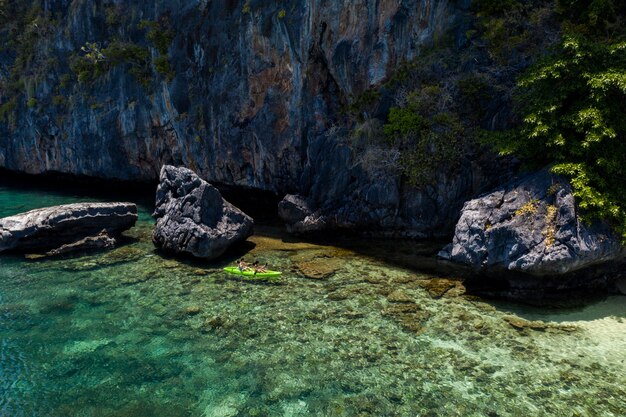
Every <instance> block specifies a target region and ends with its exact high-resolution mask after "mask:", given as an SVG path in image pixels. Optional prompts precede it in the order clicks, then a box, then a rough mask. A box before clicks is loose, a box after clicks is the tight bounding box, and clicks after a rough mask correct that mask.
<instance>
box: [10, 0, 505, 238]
mask: <svg viewBox="0 0 626 417" xmlns="http://www.w3.org/2000/svg"><path fill="white" fill-rule="evenodd" d="M468 5H469V2H451V1H445V0H380V1H379V0H377V1H374V0H355V1H352V0H350V1H347V0H346V1H330V0H311V1H308V0H307V1H304V0H296V1H289V2H287V1H277V2H264V1H260V0H249V1H238V0H223V1H207V0H184V1H183V0H154V1H150V2H145V1H139V0H129V1H118V0H108V1H107V0H72V1H70V0H31V1H26V2H23V5H22V6H19V7H18V6H15V7H17V8H18V9H19V10H17V11H16V13H17V12H19V13H20V15H19V18H18V16H16V19H4V20H5V21H4V22H3V23H2V29H0V41H1V42H2V43H3V44H5V45H7V47H6V48H4V50H3V51H1V52H0V80H1V81H2V85H3V86H4V88H3V91H2V92H0V103H1V104H2V106H3V107H2V108H1V109H0V116H1V117H0V167H4V168H8V169H11V170H16V171H22V172H27V173H44V172H48V171H59V172H64V173H71V174H77V175H87V176H95V177H102V178H118V179H125V180H156V179H157V178H158V173H159V170H160V168H161V166H162V165H163V164H174V165H184V166H187V167H189V168H191V169H193V170H194V171H196V172H198V173H199V174H200V175H201V176H202V177H203V178H206V179H207V180H208V181H210V182H213V183H221V184H228V185H236V186H244V187H252V188H256V189H261V190H268V191H271V192H274V193H277V194H279V195H281V194H285V193H299V194H303V195H306V196H310V197H311V198H312V199H313V201H314V202H316V204H317V205H319V206H323V207H325V210H326V213H327V214H330V215H331V216H332V217H334V218H333V224H336V225H338V226H340V227H366V228H372V229H381V228H382V229H386V230H389V231H391V233H393V231H400V230H402V231H404V232H407V233H409V234H412V235H415V236H431V235H437V234H439V235H441V234H445V233H448V232H449V231H450V230H451V227H453V225H454V222H455V220H456V217H457V213H458V210H459V209H460V207H461V205H462V203H463V201H464V200H466V199H467V198H468V197H470V196H472V195H473V194H475V193H476V192H477V191H478V190H484V189H485V187H486V186H488V185H489V184H491V183H493V180H494V178H495V177H497V174H496V175H494V174H493V173H491V174H490V173H489V172H490V171H489V169H488V168H486V166H487V165H488V164H487V165H485V164H482V165H481V164H480V163H470V162H469V161H467V163H466V164H465V165H464V167H463V168H462V169H461V170H460V171H459V172H456V173H455V174H454V175H447V174H445V173H444V174H442V175H441V178H439V180H438V181H437V182H438V185H437V186H434V187H427V188H425V189H421V190H415V189H411V188H410V187H407V186H406V185H405V184H404V183H403V181H402V179H401V178H400V176H398V175H378V174H377V175H373V174H371V173H368V172H367V170H366V169H364V168H363V167H361V166H360V165H359V164H358V163H357V161H355V158H354V154H353V151H352V149H351V147H350V146H349V145H348V144H346V143H345V142H343V141H340V140H338V139H337V138H336V137H334V136H333V135H332V134H329V129H330V128H331V127H332V126H336V125H341V124H342V123H343V120H342V116H341V114H342V109H343V108H345V106H347V105H350V104H351V103H354V102H355V101H357V100H358V98H359V96H360V95H362V94H363V93H364V92H366V91H368V89H369V88H370V87H372V86H380V85H381V83H383V82H384V81H385V80H386V79H388V78H389V77H390V76H391V75H393V73H394V71H395V70H397V68H398V67H399V66H400V65H401V63H403V62H406V61H415V60H416V59H417V60H419V58H418V57H419V56H420V53H421V51H422V50H423V49H424V48H428V47H430V46H431V45H432V44H433V42H434V40H435V39H437V38H438V37H441V36H443V35H444V34H449V33H450V32H451V31H453V30H454V29H458V28H459V27H460V25H461V23H460V22H461V21H462V18H463V15H464V13H465V10H466V8H467V7H468ZM142 20H143V21H144V23H143V24H142V23H141V22H142ZM146 22H148V23H147V24H146ZM150 28H152V35H150V34H147V33H148V32H149V30H150ZM453 37H454V34H453ZM163 39H165V42H163ZM92 42H95V43H97V45H96V48H98V49H102V50H103V51H106V52H105V54H104V55H105V56H104V61H103V62H102V63H100V64H98V65H100V66H103V67H104V68H105V70H104V71H101V70H97V71H96V69H97V65H96V66H95V67H94V66H93V65H92V66H91V67H89V66H88V67H87V70H85V69H84V68H83V72H84V73H83V74H81V73H77V71H76V69H75V68H74V70H72V69H70V64H72V63H76V62H81V60H83V61H84V60H85V59H86V58H85V55H86V52H85V51H81V47H84V46H85V45H87V44H88V43H92ZM453 42H454V40H453ZM164 43H165V44H164ZM129 45H130V46H129ZM114 46H115V48H114ZM107 48H108V49H107ZM133 48H134V49H133ZM160 49H161V50H160ZM141 51H147V53H146V56H145V57H144V56H143V55H142V52H141ZM108 53H110V55H109V56H106V55H107V54H108ZM114 53H116V54H117V55H116V57H117V58H115V57H114V56H113V54H114ZM164 59H165V60H166V61H164ZM74 67H75V65H74ZM90 70H91V71H92V73H89V71H90Z"/></svg>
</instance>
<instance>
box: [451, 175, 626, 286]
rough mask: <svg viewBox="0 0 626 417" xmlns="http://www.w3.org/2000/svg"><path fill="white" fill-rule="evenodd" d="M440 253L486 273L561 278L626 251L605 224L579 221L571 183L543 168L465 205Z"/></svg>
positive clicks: (618, 258) (619, 257) (615, 258)
mask: <svg viewBox="0 0 626 417" xmlns="http://www.w3.org/2000/svg"><path fill="white" fill-rule="evenodd" d="M440 255H441V256H444V257H447V258H449V259H451V260H453V261H456V262H460V263H463V264H467V265H471V266H472V267H476V268H480V269H482V270H484V271H486V272H489V271H496V272H497V271H515V272H521V273H525V274H529V275H534V276H560V275H563V274H569V273H572V272H575V271H580V270H583V269H585V268H588V267H591V266H599V265H601V264H609V263H612V262H620V261H623V260H624V257H625V255H626V251H625V250H624V248H623V247H622V245H621V242H620V238H619V236H617V235H615V234H614V233H613V232H612V231H611V229H610V228H609V227H608V226H607V225H606V224H603V223H600V222H596V223H593V224H587V223H585V222H582V221H580V219H579V217H578V215H577V207H576V203H575V199H574V195H573V194H572V188H571V186H570V184H569V183H568V181H567V179H565V178H563V177H559V176H556V175H553V174H551V173H550V171H549V169H544V170H542V171H539V172H538V173H535V174H533V175H529V176H527V177H525V178H522V179H520V180H518V181H515V182H512V183H510V184H508V185H505V186H503V187H501V188H500V189H497V190H496V191H494V192H492V193H490V194H487V195H484V196H482V197H479V198H477V199H475V200H471V201H468V202H467V203H465V205H464V207H463V210H462V212H461V218H460V220H459V221H458V223H457V225H456V230H455V233H454V238H453V242H452V244H451V245H449V246H448V247H447V248H446V249H444V251H442V253H441V254H440Z"/></svg>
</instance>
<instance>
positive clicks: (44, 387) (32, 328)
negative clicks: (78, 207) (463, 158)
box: [0, 186, 626, 416]
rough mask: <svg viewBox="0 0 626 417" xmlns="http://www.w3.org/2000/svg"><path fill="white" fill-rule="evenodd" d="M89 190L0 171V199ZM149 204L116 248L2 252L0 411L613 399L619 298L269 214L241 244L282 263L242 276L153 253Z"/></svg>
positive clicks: (353, 410) (452, 406)
mask: <svg viewBox="0 0 626 417" xmlns="http://www.w3.org/2000/svg"><path fill="white" fill-rule="evenodd" d="M86 200H94V198H93V197H89V196H84V195H81V194H80V193H77V194H76V195H71V194H59V193H55V192H53V191H50V190H45V191H44V190H35V189H30V190H29V189H16V188H7V187H2V186H0V216H6V215H10V214H14V213H17V212H20V211H24V210H27V209H31V208H35V207H41V206H46V205H52V204H61V203H67V202H74V201H86ZM149 213H150V208H149V207H147V206H141V208H140V221H139V223H138V225H137V227H135V228H134V229H132V230H131V231H129V232H128V233H127V234H128V236H129V237H131V238H133V240H131V241H130V242H129V243H128V244H127V245H125V246H123V247H120V248H118V249H115V250H113V251H109V252H105V253H99V254H91V255H82V256H75V257H70V258H64V259H52V260H28V259H25V258H24V257H23V256H6V255H5V256H2V257H0V416H307V415H312V416H415V415H427V416H448V415H450V416H457V415H458V416H485V415H489V416H531V415H532V416H535V415H537V416H539V415H554V416H574V415H577V416H623V415H625V414H626V403H625V399H626V362H625V360H626V307H625V306H626V303H625V301H626V300H625V299H624V297H609V298H607V299H605V300H603V301H601V302H595V303H593V304H589V305H587V306H585V307H583V308H579V309H576V310H571V309H570V310H563V311H554V310H542V309H536V308H533V309H530V308H525V307H522V306H519V305H511V304H503V303H500V304H493V303H489V302H486V301H484V300H480V299H476V298H474V297H469V296H465V295H463V292H464V291H463V287H462V285H461V284H460V283H459V282H457V281H455V280H454V279H451V280H446V279H440V277H433V276H429V275H426V274H423V273H420V272H418V271H417V270H415V269H405V268H402V267H400V266H398V263H395V262H392V261H389V260H387V261H385V260H383V259H394V256H393V255H397V254H398V253H399V252H402V253H404V256H408V255H407V254H410V253H411V251H414V252H415V253H417V254H419V253H420V250H421V249H420V247H419V246H417V245H415V247H412V246H411V245H410V244H407V243H402V244H400V243H387V244H386V245H384V246H381V247H377V250H376V251H371V252H374V253H376V252H378V253H380V256H377V257H372V256H371V254H370V253H366V252H364V251H361V250H355V249H354V248H353V249H350V248H345V247H344V248H336V247H332V246H325V245H319V244H313V243H307V242H298V241H293V240H291V239H284V236H283V235H282V232H281V231H280V229H279V228H275V227H270V226H265V227H260V228H259V230H258V234H257V235H256V236H254V237H253V238H252V239H251V242H252V243H250V244H249V245H248V246H246V247H244V248H242V249H241V250H247V251H250V252H249V253H248V255H247V256H248V257H249V258H258V259H261V260H263V261H268V262H269V263H270V265H271V266H272V268H275V269H279V270H282V271H284V280H283V281H282V282H281V283H280V284H264V283H259V282H247V281H242V280H237V279H231V278H230V277H229V276H226V275H224V274H223V273H222V272H221V267H223V266H224V264H219V263H218V264H208V263H203V262H191V261H179V260H176V259H171V258H166V257H163V256H162V255H161V254H159V253H158V252H156V251H155V250H154V248H153V246H152V243H151V241H150V230H151V227H152V222H151V219H150V217H149ZM399 245H400V246H399ZM385 251H387V252H385ZM236 255H239V253H237V254H233V257H234V256H236ZM385 255H388V256H385ZM416 258H417V259H419V256H417V255H416ZM306 276H309V277H314V278H317V279H311V278H307V277H306ZM519 318H522V319H527V320H544V322H542V323H540V324H539V325H537V324H536V323H535V324H534V325H533V326H534V329H533V328H530V327H526V328H523V327H522V328H520V327H519V326H518V327H514V326H512V325H511V324H510V323H511V321H512V320H513V321H514V320H517V319H519ZM533 326H531V327H533Z"/></svg>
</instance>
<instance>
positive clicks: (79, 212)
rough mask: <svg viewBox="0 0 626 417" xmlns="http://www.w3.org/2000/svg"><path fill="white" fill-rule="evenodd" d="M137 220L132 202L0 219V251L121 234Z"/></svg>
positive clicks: (38, 211) (44, 210)
mask: <svg viewBox="0 0 626 417" xmlns="http://www.w3.org/2000/svg"><path fill="white" fill-rule="evenodd" d="M136 221H137V206H136V205H135V204H133V203H76V204H65V205H62V206H54V207H46V208H41V209H36V210H31V211H28V212H25V213H21V214H17V215H15V216H10V217H5V218H3V219H0V252H2V251H6V250H18V251H37V250H48V249H56V248H60V247H61V246H63V245H68V244H73V243H75V242H78V241H80V240H81V239H85V238H87V237H89V236H97V235H99V234H101V233H105V234H107V235H109V236H116V235H119V234H121V233H122V232H123V231H124V230H127V229H130V228H131V227H133V226H134V225H135V222H136Z"/></svg>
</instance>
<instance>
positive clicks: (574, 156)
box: [488, 0, 626, 239]
mask: <svg viewBox="0 0 626 417" xmlns="http://www.w3.org/2000/svg"><path fill="white" fill-rule="evenodd" d="M514 3H515V2H514ZM557 13H558V16H559V18H560V21H561V31H562V40H561V41H560V42H559V43H558V44H557V46H556V48H554V50H553V51H552V52H551V53H550V54H548V55H547V56H545V57H544V58H542V59H540V60H539V61H538V62H537V63H536V64H535V65H533V66H532V67H530V68H529V69H528V70H527V71H525V72H524V74H522V76H521V77H520V78H519V80H518V88H517V90H516V105H517V112H518V114H519V116H520V119H521V123H520V125H519V126H518V127H517V128H515V129H512V130H508V131H500V132H495V133H491V134H488V138H489V139H490V140H491V141H492V142H493V143H494V144H495V145H496V147H497V149H499V150H500V152H501V153H505V154H515V155H518V156H520V157H522V158H523V159H524V160H525V161H527V162H528V163H529V164H532V165H537V166H540V165H546V164H552V165H553V168H552V169H553V171H554V172H555V173H558V174H562V175H564V176H566V177H568V178H569V179H570V181H571V183H572V185H573V187H574V190H575V196H576V197H577V198H578V201H579V206H580V208H581V209H582V211H583V213H582V214H583V216H584V217H585V218H586V219H588V220H591V219H604V220H607V221H609V222H611V223H612V224H613V225H614V226H615V228H616V229H617V230H618V232H620V233H621V234H622V236H624V238H625V239H626V117H625V116H626V113H625V112H624V103H625V102H626V25H625V23H626V3H624V2H622V1H619V0H593V1H592V0H588V1H574V0H559V1H558V2H557Z"/></svg>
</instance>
